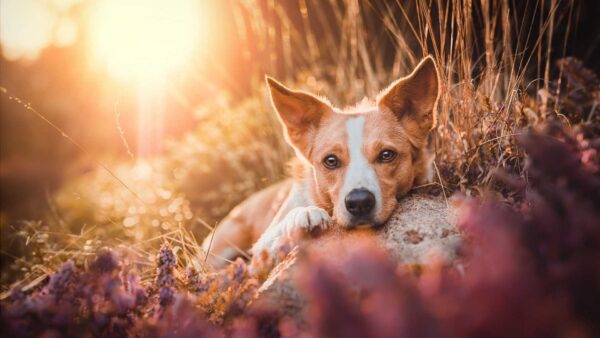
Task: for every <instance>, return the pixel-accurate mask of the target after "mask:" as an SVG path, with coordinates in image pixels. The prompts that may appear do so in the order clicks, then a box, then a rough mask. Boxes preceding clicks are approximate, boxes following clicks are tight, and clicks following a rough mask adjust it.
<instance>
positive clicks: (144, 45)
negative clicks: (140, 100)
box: [89, 0, 202, 80]
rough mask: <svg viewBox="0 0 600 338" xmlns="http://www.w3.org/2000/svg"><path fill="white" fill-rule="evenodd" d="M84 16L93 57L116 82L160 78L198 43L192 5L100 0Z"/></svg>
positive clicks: (189, 1)
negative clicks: (87, 17)
mask: <svg viewBox="0 0 600 338" xmlns="http://www.w3.org/2000/svg"><path fill="white" fill-rule="evenodd" d="M90 13H91V17H90V21H89V23H90V26H89V30H90V31H89V33H90V38H91V40H90V44H91V48H92V51H93V53H94V57H95V58H96V59H97V61H99V62H101V64H103V65H104V66H106V67H107V69H108V71H109V72H110V73H111V75H113V76H114V77H116V78H119V79H123V78H124V79H138V80H139V79H144V80H148V79H149V78H150V79H151V78H159V79H162V78H163V77H164V76H166V75H168V74H169V73H171V72H172V71H174V70H176V69H179V68H181V67H182V66H184V65H185V64H186V62H188V61H189V60H190V58H192V57H193V55H194V52H195V51H196V49H197V47H198V45H199V43H200V41H199V38H200V35H201V32H200V30H201V25H200V20H201V19H202V18H201V8H200V6H199V2H198V1H193V0H176V1H168V2H167V1H161V0H139V1H134V0H130V1H122V0H101V1H98V2H97V3H96V4H95V5H94V6H93V7H92V8H91V12H90Z"/></svg>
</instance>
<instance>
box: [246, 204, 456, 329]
mask: <svg viewBox="0 0 600 338" xmlns="http://www.w3.org/2000/svg"><path fill="white" fill-rule="evenodd" d="M365 238H368V240H373V241H376V242H378V243H377V244H378V246H380V247H383V248H385V249H386V250H387V251H388V252H389V253H390V256H391V257H392V258H393V259H394V260H395V261H396V262H398V264H406V265H427V264H428V263H431V262H432V259H435V261H436V263H439V262H440V261H441V262H442V263H443V264H448V265H450V264H452V262H453V261H454V260H455V259H456V258H457V254H456V251H457V250H456V249H457V247H458V245H459V244H460V242H461V236H460V234H459V233H458V231H457V229H456V214H455V212H454V209H453V208H452V207H450V206H449V205H448V204H447V203H446V200H445V199H444V197H435V196H430V195H426V194H416V193H414V194H411V195H408V196H406V197H405V198H403V199H402V201H401V202H400V203H399V205H398V208H397V209H396V210H395V211H394V213H393V215H392V216H391V217H390V220H389V221H388V222H387V223H386V224H385V225H384V226H383V227H382V228H381V229H378V230H376V231H372V230H362V231H345V230H343V229H339V228H335V227H334V229H333V230H332V231H328V232H327V233H325V234H323V235H321V236H319V237H318V238H314V239H310V240H307V241H306V242H305V243H304V244H303V245H302V246H300V247H297V248H296V249H294V250H293V251H292V252H291V253H290V254H289V255H288V256H287V257H286V258H285V259H284V260H283V261H282V262H281V263H279V264H278V265H277V266H276V267H275V268H274V269H273V271H272V272H271V273H270V275H269V277H268V278H267V280H266V281H265V282H264V283H263V285H262V286H261V287H260V289H259V290H258V293H257V297H256V299H255V301H254V302H253V306H267V307H269V308H271V309H276V310H277V311H278V312H279V314H281V315H286V316H289V317H291V318H294V319H295V320H296V321H297V322H298V323H302V322H304V314H303V309H304V307H305V305H306V300H305V299H304V298H303V296H302V294H301V293H300V292H299V291H298V289H297V287H296V286H295V284H294V281H295V280H296V270H297V269H296V268H295V267H296V265H297V263H298V259H299V257H300V255H301V254H302V252H304V251H305V250H307V251H310V252H311V255H315V254H316V255H328V254H329V255H331V253H332V252H343V251H344V247H347V248H349V247H352V246H353V245H355V244H357V241H364V240H365Z"/></svg>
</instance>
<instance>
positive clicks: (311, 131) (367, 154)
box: [202, 56, 440, 266]
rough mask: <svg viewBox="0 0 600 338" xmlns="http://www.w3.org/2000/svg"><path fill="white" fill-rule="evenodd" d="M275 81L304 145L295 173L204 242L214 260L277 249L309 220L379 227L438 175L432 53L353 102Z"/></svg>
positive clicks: (284, 120)
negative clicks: (335, 101) (335, 102)
mask: <svg viewBox="0 0 600 338" xmlns="http://www.w3.org/2000/svg"><path fill="white" fill-rule="evenodd" d="M266 82H267V85H268V88H269V92H270V97H271V103H272V105H273V107H274V109H275V112H276V113H277V116H278V118H279V121H280V122H281V124H282V126H283V129H284V135H285V138H286V141H287V142H288V143H289V145H290V146H292V148H293V149H294V151H295V154H296V160H295V161H293V162H292V163H293V165H292V173H293V174H292V178H291V179H288V180H285V181H283V182H280V183H277V184H275V185H273V186H271V187H268V188H266V189H264V190H262V191H260V192H258V193H256V194H254V195H252V196H250V197H249V198H248V199H246V200H245V201H244V202H242V203H241V204H240V205H238V206H237V207H235V208H234V209H233V210H232V211H231V212H230V213H229V215H228V216H227V217H226V218H225V219H224V220H223V221H222V222H221V223H220V224H219V225H218V226H217V227H216V228H215V230H213V232H212V233H211V234H209V235H208V236H207V237H206V239H205V240H204V242H203V244H202V247H203V249H204V250H205V251H206V252H210V253H211V255H210V260H209V262H210V263H211V264H212V265H213V266H223V265H225V264H226V262H227V261H228V260H231V259H233V258H235V257H236V256H239V255H240V251H248V250H250V253H252V254H257V253H260V252H262V251H263V250H267V251H269V252H273V251H274V250H276V249H277V247H278V246H279V245H281V243H282V241H283V240H285V239H288V238H291V236H292V235H293V234H294V233H296V232H298V231H300V230H304V231H312V230H313V229H326V228H327V227H328V226H329V225H330V224H331V223H335V224H337V225H338V226H341V227H345V228H346V229H353V228H361V227H379V226H381V225H382V224H384V222H385V221H386V220H387V219H388V218H389V217H390V216H391V214H392V212H393V211H394V209H395V207H396V206H397V203H398V199H399V198H401V197H402V196H403V195H405V194H406V193H407V192H408V191H410V190H411V189H412V188H413V187H414V186H415V185H416V184H423V183H426V182H428V181H429V180H431V177H432V170H431V164H432V162H433V154H432V151H431V149H430V148H431V147H430V142H429V139H430V137H429V136H430V135H429V134H430V131H431V130H432V128H433V126H434V124H435V111H434V110H435V107H436V104H437V100H438V97H439V93H440V89H439V86H440V81H439V75H438V70H437V67H436V64H435V61H434V59H433V58H432V57H431V56H428V57H426V58H424V59H423V60H421V62H420V63H419V64H418V65H417V66H416V67H415V69H414V70H413V72H412V73H411V74H410V75H408V76H406V77H403V78H400V79H398V80H396V81H394V82H393V83H392V84H391V85H390V86H389V87H387V89H385V90H383V91H382V92H381V93H380V94H379V95H378V96H377V99H376V100H374V101H365V100H363V103H361V104H359V105H357V106H354V107H351V108H347V109H343V110H341V109H337V108H335V107H333V106H332V105H331V104H330V103H329V101H327V100H326V99H324V98H320V97H317V96H315V95H312V94H310V93H307V92H304V91H295V90H291V89H288V88H286V87H285V86H284V85H282V84H281V83H279V82H277V81H276V80H274V79H272V78H270V77H266ZM331 220H333V221H334V222H330V221H331Z"/></svg>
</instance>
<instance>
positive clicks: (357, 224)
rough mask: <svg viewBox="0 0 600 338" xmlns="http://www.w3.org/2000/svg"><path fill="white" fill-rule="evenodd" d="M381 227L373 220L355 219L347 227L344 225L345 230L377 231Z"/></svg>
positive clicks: (381, 224)
mask: <svg viewBox="0 0 600 338" xmlns="http://www.w3.org/2000/svg"><path fill="white" fill-rule="evenodd" d="M382 226H383V223H378V222H376V221H375V220H374V219H371V218H368V219H356V220H352V221H351V222H350V223H349V224H348V225H346V229H348V230H353V229H369V228H371V229H377V228H380V227H382Z"/></svg>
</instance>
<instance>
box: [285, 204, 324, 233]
mask: <svg viewBox="0 0 600 338" xmlns="http://www.w3.org/2000/svg"><path fill="white" fill-rule="evenodd" d="M330 220H331V217H330V216H329V214H328V213H327V211H325V210H323V209H321V208H319V207H315V206H309V207H297V208H294V209H292V210H290V212H288V214H287V215H286V216H285V218H284V219H283V221H282V226H283V227H282V230H283V233H284V234H285V235H286V236H288V237H291V236H292V235H294V234H295V233H296V232H297V231H298V230H299V229H303V230H305V231H308V232H310V231H313V230H315V229H321V230H325V229H327V227H328V226H329V221H330Z"/></svg>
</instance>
